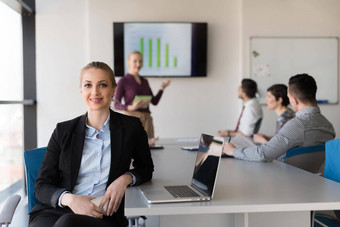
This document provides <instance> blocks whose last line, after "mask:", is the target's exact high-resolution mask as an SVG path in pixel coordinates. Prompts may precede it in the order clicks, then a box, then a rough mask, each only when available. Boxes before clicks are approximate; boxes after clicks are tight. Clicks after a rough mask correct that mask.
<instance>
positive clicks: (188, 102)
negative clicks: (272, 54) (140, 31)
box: [36, 0, 242, 146]
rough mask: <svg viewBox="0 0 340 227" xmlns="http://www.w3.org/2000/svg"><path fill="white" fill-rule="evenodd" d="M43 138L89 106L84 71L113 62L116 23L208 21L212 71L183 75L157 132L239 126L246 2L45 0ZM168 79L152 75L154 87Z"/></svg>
mask: <svg viewBox="0 0 340 227" xmlns="http://www.w3.org/2000/svg"><path fill="white" fill-rule="evenodd" d="M36 4H37V80H38V88H37V89H38V103H39V104H38V144H39V146H43V145H46V143H47V142H48V139H49V137H50V135H51V132H52V130H53V129H54V127H55V124H56V123H57V122H59V121H63V120H66V119H70V118H72V117H75V116H77V115H79V114H81V113H83V112H84V111H85V107H84V104H82V100H81V97H80V94H79V90H78V89H79V79H78V77H79V76H78V75H79V70H80V68H81V67H82V66H83V65H85V64H87V63H88V62H89V61H92V60H100V61H104V62H106V63H108V64H109V65H110V66H113V22H114V21H189V22H190V21H194V22H208V32H209V34H208V76H207V77H206V78H175V79H172V84H171V86H170V87H168V88H167V89H166V91H165V93H164V95H163V97H162V99H161V102H160V103H159V104H158V106H156V107H151V111H152V115H153V118H154V125H155V132H156V135H157V136H160V137H163V138H166V137H186V136H198V135H199V134H200V133H201V132H202V131H204V132H207V133H212V134H216V132H217V130H218V129H221V128H233V127H235V122H236V121H237V117H238V114H239V109H240V105H241V102H240V101H239V100H238V99H237V94H236V93H237V91H236V90H237V86H238V84H239V82H240V80H241V77H242V76H241V73H240V72H241V40H242V39H241V3H240V2H239V1H237V0H229V1H219V0H213V1H205V0H186V1H182V0H173V1H159V0H145V1H138V0H125V1H121V0H100V1H98V0H88V1H83V0H73V1H67V0H60V1H51V0H49V1H48V0H37V2H36ZM163 80H164V79H155V78H152V79H151V78H150V79H149V82H150V85H151V88H152V89H153V91H154V92H156V91H157V89H158V88H159V87H160V85H161V83H162V81H163Z"/></svg>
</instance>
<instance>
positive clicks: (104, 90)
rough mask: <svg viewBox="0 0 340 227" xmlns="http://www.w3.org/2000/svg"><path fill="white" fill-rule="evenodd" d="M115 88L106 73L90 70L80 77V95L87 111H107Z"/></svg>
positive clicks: (100, 70) (94, 69) (99, 70)
mask: <svg viewBox="0 0 340 227" xmlns="http://www.w3.org/2000/svg"><path fill="white" fill-rule="evenodd" d="M114 92H115V87H114V86H113V85H112V81H111V79H110V76H109V74H108V73H107V72H105V71H104V70H102V69H96V68H91V69H88V70H86V71H85V72H83V74H82V76H81V94H82V96H83V99H84V102H85V104H86V105H87V107H88V111H108V110H109V109H110V104H111V101H112V96H113V95H114Z"/></svg>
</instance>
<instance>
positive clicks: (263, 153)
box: [234, 106, 335, 161]
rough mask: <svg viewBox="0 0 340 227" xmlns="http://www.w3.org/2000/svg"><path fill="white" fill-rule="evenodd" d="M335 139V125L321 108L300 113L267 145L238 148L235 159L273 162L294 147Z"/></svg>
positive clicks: (309, 108) (306, 109)
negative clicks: (323, 113)
mask: <svg viewBox="0 0 340 227" xmlns="http://www.w3.org/2000/svg"><path fill="white" fill-rule="evenodd" d="M334 137H335V131H334V128H333V125H332V124H331V123H330V122H329V121H328V120H327V119H326V118H325V117H324V116H323V115H322V114H321V112H320V108H319V107H317V106H316V107H314V106H312V107H307V108H304V109H302V110H300V111H298V112H297V113H296V115H295V118H293V119H291V120H290V121H288V122H287V123H286V124H285V125H284V126H283V127H282V128H281V130H280V131H279V132H278V133H277V134H276V135H275V136H274V137H273V138H272V139H271V140H269V141H268V142H267V143H265V144H263V145H259V146H253V147H248V148H236V149H235V150H234V157H235V158H238V159H243V160H248V161H272V160H274V159H277V158H279V157H280V156H282V155H284V154H285V153H286V152H287V151H288V150H289V149H291V148H294V147H309V146H315V145H318V144H324V143H325V142H327V141H328V140H332V139H334Z"/></svg>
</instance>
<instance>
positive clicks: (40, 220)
mask: <svg viewBox="0 0 340 227" xmlns="http://www.w3.org/2000/svg"><path fill="white" fill-rule="evenodd" d="M52 226H53V227H74V226H82V227H83V226H85V227H92V226H94V227H118V226H119V224H118V222H116V221H115V220H114V219H113V218H109V217H105V216H104V218H103V219H97V218H93V217H90V216H86V215H79V214H75V213H73V212H72V210H71V209H69V208H63V209H62V208H48V209H44V210H40V211H37V212H34V213H33V214H31V215H30V219H29V227H52Z"/></svg>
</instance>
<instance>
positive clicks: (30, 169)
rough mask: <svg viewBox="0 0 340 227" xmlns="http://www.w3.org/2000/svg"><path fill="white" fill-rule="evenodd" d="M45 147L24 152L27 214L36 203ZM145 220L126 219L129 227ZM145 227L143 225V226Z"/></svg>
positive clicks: (134, 217) (143, 218) (135, 217)
mask: <svg viewBox="0 0 340 227" xmlns="http://www.w3.org/2000/svg"><path fill="white" fill-rule="evenodd" d="M45 152H46V147H41V148H36V149H32V150H27V151H25V152H24V161H25V167H26V182H27V197H28V212H30V211H31V210H32V208H33V207H34V206H35V205H36V204H37V203H38V199H37V198H36V197H35V195H34V184H35V179H37V177H38V173H39V170H40V167H41V164H42V161H43V159H44V156H45ZM145 219H146V218H145V217H144V216H143V217H140V216H131V217H127V220H128V224H129V227H130V226H133V225H135V226H137V225H138V224H137V223H139V221H142V222H144V220H145ZM144 226H145V225H144Z"/></svg>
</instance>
